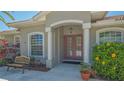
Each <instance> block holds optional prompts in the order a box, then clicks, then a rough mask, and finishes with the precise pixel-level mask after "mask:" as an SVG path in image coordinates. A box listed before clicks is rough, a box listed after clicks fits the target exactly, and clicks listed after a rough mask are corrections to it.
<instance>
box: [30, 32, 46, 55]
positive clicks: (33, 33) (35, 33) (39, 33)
mask: <svg viewBox="0 0 124 93" xmlns="http://www.w3.org/2000/svg"><path fill="white" fill-rule="evenodd" d="M32 35H42V39H43V41H42V45H43V50H42V51H43V54H42V55H32V54H31V36H32ZM28 56H34V57H44V33H43V32H32V33H29V34H28Z"/></svg>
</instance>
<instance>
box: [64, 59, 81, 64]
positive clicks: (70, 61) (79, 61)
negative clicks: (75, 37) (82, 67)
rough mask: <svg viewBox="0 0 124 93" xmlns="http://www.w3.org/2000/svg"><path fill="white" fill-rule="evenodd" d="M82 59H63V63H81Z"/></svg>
mask: <svg viewBox="0 0 124 93" xmlns="http://www.w3.org/2000/svg"><path fill="white" fill-rule="evenodd" d="M81 62H82V61H81V60H63V63H68V64H80V63H81Z"/></svg>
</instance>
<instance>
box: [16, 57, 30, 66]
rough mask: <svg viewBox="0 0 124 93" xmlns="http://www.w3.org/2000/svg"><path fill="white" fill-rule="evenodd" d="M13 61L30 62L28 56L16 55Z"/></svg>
mask: <svg viewBox="0 0 124 93" xmlns="http://www.w3.org/2000/svg"><path fill="white" fill-rule="evenodd" d="M15 63H20V64H29V63H30V58H29V57H26V56H17V57H16V58H15Z"/></svg>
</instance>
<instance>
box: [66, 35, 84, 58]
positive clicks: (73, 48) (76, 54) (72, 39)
mask: <svg viewBox="0 0 124 93" xmlns="http://www.w3.org/2000/svg"><path fill="white" fill-rule="evenodd" d="M82 41H83V39H82V35H65V36H64V59H67V60H81V59H83V42H82Z"/></svg>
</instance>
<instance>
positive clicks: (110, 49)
mask: <svg viewBox="0 0 124 93" xmlns="http://www.w3.org/2000/svg"><path fill="white" fill-rule="evenodd" d="M93 69H94V70H95V71H96V73H97V75H99V76H101V77H103V78H106V79H108V80H124V43H112V42H107V43H103V44H100V45H96V46H95V47H94V48H93Z"/></svg>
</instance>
